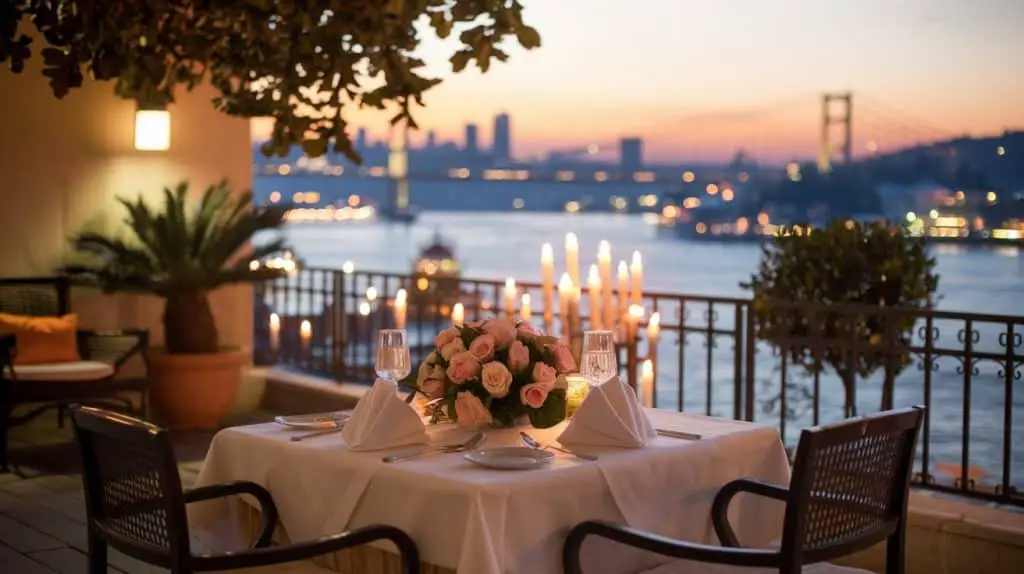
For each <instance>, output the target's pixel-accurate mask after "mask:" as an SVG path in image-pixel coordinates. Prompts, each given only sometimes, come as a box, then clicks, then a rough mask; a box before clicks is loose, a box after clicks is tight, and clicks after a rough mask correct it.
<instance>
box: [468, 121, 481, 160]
mask: <svg viewBox="0 0 1024 574" xmlns="http://www.w3.org/2000/svg"><path fill="white" fill-rule="evenodd" d="M479 146H480V143H479V130H478V129H477V127H476V124H466V153H469V154H473V155H475V154H476V153H477V152H479V151H480V147H479Z"/></svg>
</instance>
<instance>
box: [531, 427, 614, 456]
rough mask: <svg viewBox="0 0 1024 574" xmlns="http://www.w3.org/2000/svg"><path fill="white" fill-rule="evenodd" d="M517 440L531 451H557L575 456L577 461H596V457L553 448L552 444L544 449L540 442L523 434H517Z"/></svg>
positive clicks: (558, 447) (556, 447)
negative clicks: (520, 440)
mask: <svg viewBox="0 0 1024 574" xmlns="http://www.w3.org/2000/svg"><path fill="white" fill-rule="evenodd" d="M519 438H521V439H522V441H523V444H525V445H526V446H528V447H530V448H533V449H537V450H545V449H548V448H550V449H554V450H557V451H558V452H564V453H565V454H571V455H573V456H575V457H576V458H579V459H583V460H591V461H593V460H597V455H593V454H583V453H582V452H573V451H571V450H568V449H564V448H562V447H560V446H555V445H553V444H549V445H548V446H546V447H545V446H544V445H542V444H540V442H539V441H538V440H537V439H535V438H533V437H532V436H530V435H528V434H526V433H525V432H520V433H519Z"/></svg>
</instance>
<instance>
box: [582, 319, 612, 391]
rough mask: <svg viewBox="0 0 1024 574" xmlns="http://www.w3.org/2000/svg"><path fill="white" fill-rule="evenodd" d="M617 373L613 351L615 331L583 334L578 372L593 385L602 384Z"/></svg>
mask: <svg viewBox="0 0 1024 574" xmlns="http://www.w3.org/2000/svg"><path fill="white" fill-rule="evenodd" d="M618 373H619V362H618V357H617V356H616V353H615V333H613V332H612V331H587V332H586V333H584V335H583V357H582V360H581V361H580V374H581V375H583V378H585V379H587V381H588V382H589V383H590V384H591V385H594V386H598V385H603V384H604V383H606V382H608V381H609V380H610V379H612V378H613V377H615V375H617V374H618Z"/></svg>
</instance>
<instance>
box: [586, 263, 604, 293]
mask: <svg viewBox="0 0 1024 574" xmlns="http://www.w3.org/2000/svg"><path fill="white" fill-rule="evenodd" d="M587 284H588V285H589V286H590V288H591V289H593V288H595V287H597V288H600V287H601V274H600V273H599V272H598V271H597V265H591V266H590V274H589V275H588V276H587Z"/></svg>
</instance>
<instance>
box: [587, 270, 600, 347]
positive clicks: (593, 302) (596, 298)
mask: <svg viewBox="0 0 1024 574" xmlns="http://www.w3.org/2000/svg"><path fill="white" fill-rule="evenodd" d="M587 291H588V292H589V295H590V328H591V329H594V330H596V331H600V330H601V329H604V323H603V322H602V321H601V304H602V302H601V276H600V275H599V274H598V270H597V265H591V266H590V276H589V277H587Z"/></svg>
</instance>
